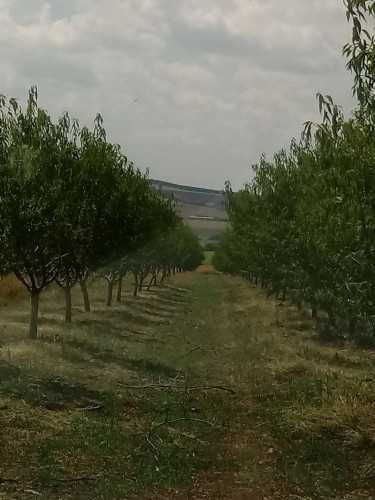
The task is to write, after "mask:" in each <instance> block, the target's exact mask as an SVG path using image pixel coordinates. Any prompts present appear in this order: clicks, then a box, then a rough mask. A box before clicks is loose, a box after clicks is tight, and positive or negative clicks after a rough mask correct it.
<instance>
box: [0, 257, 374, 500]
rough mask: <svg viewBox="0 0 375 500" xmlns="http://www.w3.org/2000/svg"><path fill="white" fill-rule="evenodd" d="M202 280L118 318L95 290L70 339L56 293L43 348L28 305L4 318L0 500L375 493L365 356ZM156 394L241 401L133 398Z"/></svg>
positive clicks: (244, 293)
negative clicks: (32, 337) (30, 330)
mask: <svg viewBox="0 0 375 500" xmlns="http://www.w3.org/2000/svg"><path fill="white" fill-rule="evenodd" d="M199 271H200V272H198V273H187V274H184V275H180V276H177V277H176V278H175V279H174V280H173V281H172V282H171V283H170V284H168V285H167V286H165V287H163V288H157V289H154V290H153V291H152V292H144V293H143V294H142V295H141V296H140V297H139V298H137V299H134V298H133V297H131V294H130V287H129V289H128V290H127V294H126V297H125V300H124V303H123V304H121V305H119V304H115V305H114V306H113V307H112V308H107V307H106V306H105V303H104V299H105V289H104V286H103V283H102V282H100V281H95V282H93V283H91V286H90V295H91V299H92V305H93V312H92V313H91V314H87V313H85V312H83V310H82V304H81V297H80V294H79V290H75V291H74V294H73V303H74V322H73V324H72V325H71V326H66V325H64V323H63V321H62V318H63V316H64V309H63V297H62V295H61V292H60V290H59V289H57V288H55V287H50V289H49V290H48V291H47V293H45V294H44V295H43V299H42V303H41V325H40V333H41V338H40V340H39V341H37V342H31V341H29V340H28V339H27V338H26V332H27V322H28V301H27V297H26V296H25V295H23V294H20V295H17V300H12V301H10V303H9V304H8V306H7V307H5V306H2V310H1V317H2V324H1V338H0V342H1V344H0V422H1V426H2V431H1V432H0V450H1V451H0V458H1V461H0V498H4V499H5V498H6V499H7V500H12V499H24V498H25V499H26V498H31V497H32V494H30V492H28V491H30V490H34V491H37V492H39V493H40V494H41V495H42V497H43V498H48V499H52V500H53V499H57V498H59V499H65V498H66V499H67V498H80V499H85V498H87V499H89V498H90V499H112V498H152V499H154V498H176V499H182V498H192V499H194V498H196V499H198V498H215V499H216V498H225V499H228V500H229V499H237V498H238V499H239V498H246V499H252V498H253V499H258V498H264V497H267V498H279V499H288V498H314V499H323V498H327V499H332V498H336V499H337V500H340V499H343V498H351V499H355V498H370V497H371V494H374V488H375V477H374V474H373V470H372V463H373V461H374V460H375V411H374V410H375V390H374V384H373V382H374V380H375V363H374V356H375V353H374V352H371V351H365V350H361V349H357V348H354V347H353V346H350V345H333V344H327V345H323V344H321V343H319V342H318V340H317V338H316V335H315V332H314V329H313V325H312V323H311V322H310V321H309V320H308V319H307V318H306V317H303V316H301V314H300V313H299V312H298V311H297V310H296V309H295V308H294V307H292V306H288V305H281V304H279V303H278V302H276V301H273V300H270V299H267V298H266V296H265V294H264V293H262V292H261V291H260V290H256V289H254V288H251V287H250V285H249V284H248V283H245V282H244V281H242V280H240V279H233V278H230V277H227V276H223V275H221V274H217V273H213V272H212V268H210V266H209V264H206V265H205V266H203V267H202V268H200V270H199ZM158 383H162V384H164V385H172V386H173V385H176V384H177V385H181V384H182V385H184V384H187V385H188V386H202V385H204V386H207V385H222V386H226V387H230V388H233V389H235V391H236V395H235V396H230V395H228V394H227V393H224V392H222V391H217V390H204V391H193V392H188V393H186V392H184V391H175V390H173V389H170V390H168V389H167V390H165V389H164V390H154V389H152V388H151V389H145V390H143V389H138V390H137V389H129V388H128V387H127V386H132V387H137V386H147V385H150V384H151V385H153V384H158ZM95 405H98V406H99V407H100V408H101V409H99V410H97V411H92V412H91V411H86V410H84V409H85V408H87V407H90V406H95ZM185 418H187V419H191V420H190V421H188V420H186V421H185V420H184V419H185ZM181 419H182V420H181ZM174 420H176V423H174V424H173V423H168V422H172V421H174ZM199 421H200V422H201V423H199ZM162 422H166V423H165V425H162V426H161V427H160V428H158V431H157V432H155V434H151V436H150V438H149V441H150V442H151V444H150V442H148V441H147V439H146V438H147V436H149V434H148V433H149V432H150V430H151V429H152V428H153V426H154V425H156V424H159V423H162ZM177 422H178V423H177ZM202 422H203V423H202ZM204 422H209V423H211V424H212V425H213V427H211V426H208V425H207V424H204ZM78 476H79V477H83V478H85V477H87V478H88V479H87V480H85V479H83V480H82V481H79V482H76V483H75V482H74V481H70V480H71V479H74V478H77V477H78ZM4 479H13V480H14V482H7V481H5V482H4ZM2 480H3V482H2ZM132 495H133V496H132ZM293 495H294V496H293ZM366 495H367V496H366Z"/></svg>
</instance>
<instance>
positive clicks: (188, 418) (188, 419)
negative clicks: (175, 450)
mask: <svg viewBox="0 0 375 500" xmlns="http://www.w3.org/2000/svg"><path fill="white" fill-rule="evenodd" d="M179 422H196V423H199V424H206V425H209V426H210V427H213V428H217V426H216V425H215V424H213V423H212V422H209V421H208V420H203V419H201V418H190V417H181V418H176V419H174V420H166V421H165V422H161V423H160V424H156V425H154V426H153V427H152V429H151V430H150V432H149V433H148V436H150V435H151V434H152V433H153V432H154V431H156V430H157V429H160V427H163V426H164V425H172V424H178V423H179Z"/></svg>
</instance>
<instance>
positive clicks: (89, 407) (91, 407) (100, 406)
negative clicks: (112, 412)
mask: <svg viewBox="0 0 375 500" xmlns="http://www.w3.org/2000/svg"><path fill="white" fill-rule="evenodd" d="M103 408H104V404H98V405H93V406H86V408H80V410H81V411H98V410H102V409H103Z"/></svg>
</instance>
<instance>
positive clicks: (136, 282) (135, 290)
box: [133, 274, 139, 297]
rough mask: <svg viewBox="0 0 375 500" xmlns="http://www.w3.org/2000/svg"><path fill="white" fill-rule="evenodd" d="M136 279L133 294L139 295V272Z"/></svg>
mask: <svg viewBox="0 0 375 500" xmlns="http://www.w3.org/2000/svg"><path fill="white" fill-rule="evenodd" d="M134 281H135V283H134V291H133V296H134V297H136V296H137V295H138V287H139V284H138V275H137V274H134Z"/></svg>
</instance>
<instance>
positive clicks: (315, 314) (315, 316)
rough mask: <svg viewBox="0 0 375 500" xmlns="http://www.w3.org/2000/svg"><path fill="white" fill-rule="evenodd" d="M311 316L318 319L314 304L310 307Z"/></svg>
mask: <svg viewBox="0 0 375 500" xmlns="http://www.w3.org/2000/svg"><path fill="white" fill-rule="evenodd" d="M311 317H312V319H318V309H317V308H316V306H314V305H313V306H312V308H311Z"/></svg>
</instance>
